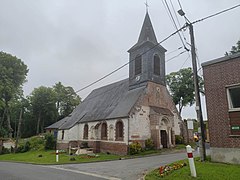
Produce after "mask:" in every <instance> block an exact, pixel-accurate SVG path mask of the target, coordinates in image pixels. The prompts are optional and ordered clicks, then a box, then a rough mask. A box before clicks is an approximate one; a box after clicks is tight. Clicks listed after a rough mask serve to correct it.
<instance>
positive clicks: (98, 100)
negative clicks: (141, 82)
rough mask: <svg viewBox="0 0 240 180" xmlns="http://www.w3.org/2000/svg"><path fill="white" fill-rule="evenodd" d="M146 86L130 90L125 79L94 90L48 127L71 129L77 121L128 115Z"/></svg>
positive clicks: (82, 121) (83, 121)
mask: <svg viewBox="0 0 240 180" xmlns="http://www.w3.org/2000/svg"><path fill="white" fill-rule="evenodd" d="M144 90H145V86H143V87H139V88H136V89H133V90H129V80H128V79H125V80H122V81H119V82H116V83H113V84H110V85H107V86H104V87H101V88H98V89H95V90H93V91H92V92H91V93H90V94H89V95H88V96H87V97H86V99H85V100H84V101H83V102H82V103H81V104H80V105H78V106H77V107H76V108H75V109H74V111H73V112H72V113H71V114H70V115H69V116H68V117H65V118H64V119H62V120H60V121H58V122H56V123H54V124H52V125H50V126H48V127H47V128H46V129H50V128H57V129H70V128H71V127H73V126H74V125H75V124H77V123H85V122H90V121H99V120H107V119H115V118H123V117H128V116H129V112H130V111H131V109H132V107H133V106H134V105H135V103H136V102H137V100H138V98H139V96H140V95H141V94H142V92H144Z"/></svg>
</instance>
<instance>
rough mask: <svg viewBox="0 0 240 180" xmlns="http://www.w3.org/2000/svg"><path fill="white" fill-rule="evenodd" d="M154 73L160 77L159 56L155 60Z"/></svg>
mask: <svg viewBox="0 0 240 180" xmlns="http://www.w3.org/2000/svg"><path fill="white" fill-rule="evenodd" d="M153 73H154V74H156V75H160V58H159V56H158V55H157V54H156V55H155V56H154V60H153Z"/></svg>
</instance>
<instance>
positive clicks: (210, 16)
mask: <svg viewBox="0 0 240 180" xmlns="http://www.w3.org/2000/svg"><path fill="white" fill-rule="evenodd" d="M239 6H240V4H238V5H236V6H233V7H230V8H228V9H225V10H222V11H220V12H218V13H215V14H212V15H209V16H207V17H204V18H202V19H199V20H196V21H194V22H193V23H191V24H195V23H198V22H201V21H204V20H206V19H209V18H212V17H214V16H217V15H219V14H222V13H224V12H227V11H230V10H232V9H235V8H237V7H239ZM187 26H188V24H186V25H184V26H183V27H181V28H180V29H177V30H176V31H175V32H173V33H172V34H170V35H169V36H167V37H166V38H164V39H163V40H162V41H160V42H159V43H157V44H156V45H154V46H153V47H152V48H150V49H149V50H147V51H145V52H144V53H142V54H140V55H143V54H145V53H147V52H148V51H150V50H152V49H154V48H155V47H156V46H158V45H160V44H161V43H163V42H164V41H166V40H168V39H169V38H170V37H172V36H173V35H175V34H177V33H179V31H181V30H183V29H184V28H186V27H187ZM133 61H135V59H132V60H130V61H129V62H127V63H125V64H123V65H122V66H120V67H119V68H117V69H115V70H114V71H112V72H110V73H109V74H107V75H105V76H103V77H102V78H100V79H98V80H96V81H94V82H93V83H90V84H89V85H87V86H85V87H83V88H81V89H79V90H77V91H75V93H78V92H80V91H82V90H84V89H87V88H88V87H90V86H92V85H94V84H96V83H98V82H99V81H101V80H103V79H105V78H107V77H108V76H110V75H112V74H113V73H115V72H117V71H119V70H120V69H122V68H123V67H125V66H127V65H128V64H129V63H131V62H133ZM168 61H169V60H168Z"/></svg>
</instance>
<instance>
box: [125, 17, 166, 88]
mask: <svg viewBox="0 0 240 180" xmlns="http://www.w3.org/2000/svg"><path fill="white" fill-rule="evenodd" d="M166 51H167V50H166V49H165V48H163V47H162V46H161V45H158V42H157V38H156V36H155V33H154V30H153V26H152V23H151V20H150V17H149V14H148V12H146V15H145V19H144V22H143V25H142V29H141V32H140V35H139V38H138V41H137V43H136V44H135V45H134V46H133V47H132V48H130V49H129V50H128V52H129V89H134V88H137V87H140V86H143V85H146V84H147V82H148V81H152V82H155V83H158V84H161V85H165V52H166Z"/></svg>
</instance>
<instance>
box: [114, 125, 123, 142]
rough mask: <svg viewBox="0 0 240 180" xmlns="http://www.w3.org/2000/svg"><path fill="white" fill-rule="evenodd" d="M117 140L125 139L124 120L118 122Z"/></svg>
mask: <svg viewBox="0 0 240 180" xmlns="http://www.w3.org/2000/svg"><path fill="white" fill-rule="evenodd" d="M116 141H123V122H122V121H118V122H117V123H116Z"/></svg>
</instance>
